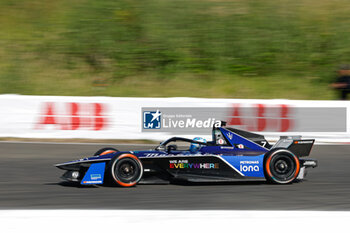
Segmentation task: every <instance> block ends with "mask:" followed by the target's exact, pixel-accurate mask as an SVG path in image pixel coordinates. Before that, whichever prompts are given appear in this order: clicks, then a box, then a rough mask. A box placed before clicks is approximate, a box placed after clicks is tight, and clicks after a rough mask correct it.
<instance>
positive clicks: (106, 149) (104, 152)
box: [94, 147, 119, 156]
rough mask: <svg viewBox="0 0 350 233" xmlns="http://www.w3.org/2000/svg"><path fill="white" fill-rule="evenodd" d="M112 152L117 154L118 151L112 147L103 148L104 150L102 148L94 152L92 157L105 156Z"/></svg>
mask: <svg viewBox="0 0 350 233" xmlns="http://www.w3.org/2000/svg"><path fill="white" fill-rule="evenodd" d="M113 152H119V150H117V149H115V148H113V147H105V148H102V149H99V150H98V151H96V153H95V154H94V156H99V155H106V154H109V153H113Z"/></svg>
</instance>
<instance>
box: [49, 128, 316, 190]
mask: <svg viewBox="0 0 350 233" xmlns="http://www.w3.org/2000/svg"><path fill="white" fill-rule="evenodd" d="M314 142H315V140H314V139H307V140H302V139H301V137H300V136H281V137H280V139H279V141H277V143H275V144H274V145H270V144H269V143H268V142H267V141H266V139H265V137H264V136H262V135H259V134H255V133H251V132H247V131H243V130H239V129H234V128H229V127H225V123H224V122H223V124H222V125H221V127H215V126H214V127H213V130H212V141H209V142H207V141H206V140H205V139H203V138H194V139H193V140H192V139H187V138H181V137H173V138H170V139H168V140H166V141H164V142H162V143H160V145H159V146H157V147H156V148H155V149H154V150H146V151H118V150H117V149H114V148H103V149H101V150H99V151H97V152H96V153H95V155H94V156H92V157H89V158H84V159H79V160H75V161H71V162H66V163H61V164H57V165H55V166H56V167H58V168H60V169H63V170H66V172H65V173H64V174H63V176H62V178H63V179H65V180H68V181H71V182H78V183H80V184H81V185H93V184H104V183H110V184H113V185H117V186H122V187H131V186H135V185H136V184H138V183H152V184H153V183H154V184H156V183H171V182H173V181H186V182H226V181H228V182H232V181H268V182H271V183H276V184H289V183H292V182H293V181H296V180H302V179H304V177H305V175H306V169H307V168H310V167H317V160H315V159H308V158H304V157H306V156H308V155H309V154H310V151H311V148H312V146H313V144H314ZM186 144H187V145H186Z"/></svg>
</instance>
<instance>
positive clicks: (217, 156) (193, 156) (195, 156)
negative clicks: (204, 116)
mask: <svg viewBox="0 0 350 233" xmlns="http://www.w3.org/2000/svg"><path fill="white" fill-rule="evenodd" d="M176 157H184V158H198V157H215V158H219V159H220V160H221V161H223V162H224V163H226V164H227V165H228V166H229V167H231V168H232V169H233V170H235V171H236V172H237V173H238V174H240V175H241V176H244V174H243V173H242V172H240V171H239V170H238V169H237V168H235V167H234V166H233V165H232V164H230V163H229V162H228V161H226V160H225V159H223V158H222V157H221V156H220V155H192V156H191V155H183V156H180V155H179V156H174V155H173V156H159V157H158V156H152V157H142V159H156V158H157V159H158V158H159V159H162V158H176Z"/></svg>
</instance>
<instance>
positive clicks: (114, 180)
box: [107, 154, 143, 186]
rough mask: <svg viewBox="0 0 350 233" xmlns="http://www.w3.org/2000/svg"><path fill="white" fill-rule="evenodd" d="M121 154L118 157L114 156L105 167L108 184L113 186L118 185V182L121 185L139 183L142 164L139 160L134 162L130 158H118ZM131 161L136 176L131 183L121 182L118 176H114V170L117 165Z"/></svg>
mask: <svg viewBox="0 0 350 233" xmlns="http://www.w3.org/2000/svg"><path fill="white" fill-rule="evenodd" d="M122 155H123V154H120V155H118V156H115V157H114V158H113V159H112V160H111V161H110V162H109V164H108V166H107V178H108V181H109V183H111V184H113V185H118V186H120V185H119V183H118V181H117V180H119V181H121V182H123V183H134V182H136V183H137V182H139V181H140V179H141V177H142V175H143V167H142V163H141V161H140V160H136V159H134V158H131V157H124V158H120V156H122ZM127 160H129V161H132V162H133V163H134V164H135V165H136V168H137V170H138V171H137V176H136V177H135V179H133V180H132V181H130V180H129V182H125V181H123V180H121V179H120V178H119V176H118V175H117V174H115V170H116V168H117V166H118V164H121V163H122V162H124V161H127Z"/></svg>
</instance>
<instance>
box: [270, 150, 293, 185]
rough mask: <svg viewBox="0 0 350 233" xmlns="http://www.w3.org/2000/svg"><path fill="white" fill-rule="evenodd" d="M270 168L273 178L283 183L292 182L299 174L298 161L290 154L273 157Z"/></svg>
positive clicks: (279, 154)
mask: <svg viewBox="0 0 350 233" xmlns="http://www.w3.org/2000/svg"><path fill="white" fill-rule="evenodd" d="M268 166H269V168H270V169H269V171H270V173H271V174H270V175H271V178H272V179H274V180H275V181H278V182H281V183H284V182H286V183H287V182H290V181H291V180H292V179H294V178H295V176H296V173H297V172H298V166H297V161H296V160H295V158H294V155H292V154H289V153H278V154H275V155H273V156H272V158H271V160H270V162H269V164H268Z"/></svg>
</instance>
